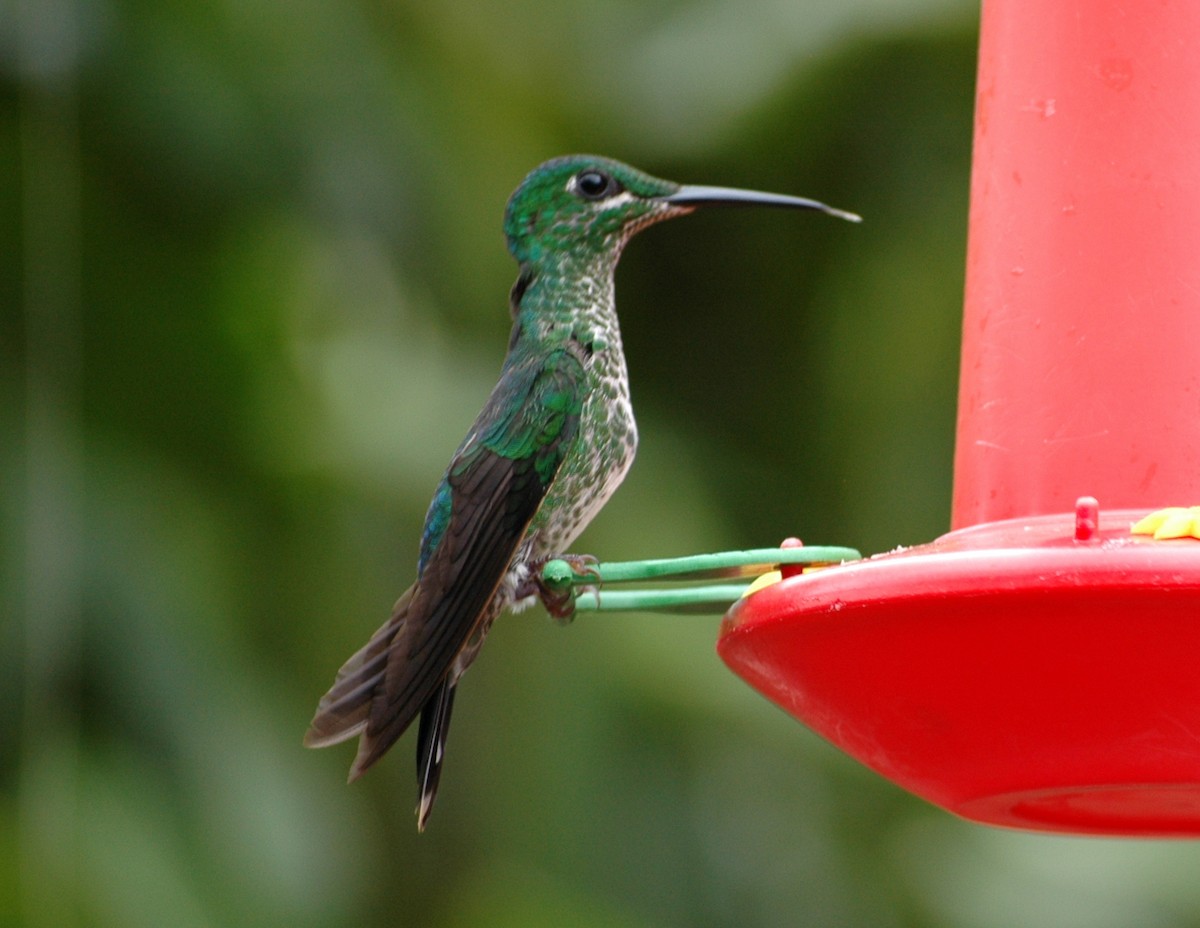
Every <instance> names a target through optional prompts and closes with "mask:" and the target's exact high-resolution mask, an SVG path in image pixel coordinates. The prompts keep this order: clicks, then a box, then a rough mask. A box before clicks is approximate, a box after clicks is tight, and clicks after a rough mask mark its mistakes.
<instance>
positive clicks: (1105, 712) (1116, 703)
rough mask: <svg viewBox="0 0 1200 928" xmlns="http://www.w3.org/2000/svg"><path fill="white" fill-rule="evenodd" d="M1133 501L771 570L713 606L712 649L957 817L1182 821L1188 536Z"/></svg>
mask: <svg viewBox="0 0 1200 928" xmlns="http://www.w3.org/2000/svg"><path fill="white" fill-rule="evenodd" d="M1093 505H1094V503H1093ZM1144 514H1145V513H1144V511H1139V512H1132V511H1117V512H1112V513H1105V514H1104V517H1103V520H1102V521H1101V520H1100V519H1099V518H1098V517H1097V516H1096V515H1095V511H1094V509H1093V510H1091V513H1090V519H1091V521H1090V523H1089V521H1088V516H1089V513H1088V511H1087V510H1086V508H1082V509H1081V513H1080V514H1079V515H1078V516H1072V515H1069V514H1067V515H1054V516H1038V517H1033V518H1027V519H1014V520H1010V521H1005V522H994V523H990V524H985V525H979V526H975V527H972V528H967V529H960V530H958V531H954V532H951V533H950V534H948V535H945V536H943V537H942V538H940V539H938V540H937V541H935V542H933V543H931V544H928V545H923V546H921V547H919V548H912V549H907V550H904V551H900V552H897V553H893V554H886V555H880V556H877V557H874V558H871V559H869V560H865V561H859V562H855V563H851V564H846V565H843V566H841V567H836V568H829V569H826V570H821V571H815V572H812V573H809V574H805V575H802V576H796V577H791V578H788V579H785V580H783V581H781V582H779V583H777V584H774V585H772V586H769V587H766V588H764V589H762V590H760V591H759V592H757V593H755V594H753V595H752V596H749V597H747V598H746V599H743V600H741V601H740V602H738V603H736V604H735V605H734V606H733V608H732V609H731V610H730V611H729V613H728V615H727V616H726V619H725V623H724V625H723V628H722V634H721V638H720V641H719V643H718V652H719V653H720V655H721V658H722V659H723V660H724V661H725V663H726V664H728V665H729V667H730V668H731V669H732V670H733V671H734V672H735V673H737V674H738V675H740V676H741V677H743V678H744V679H745V680H746V681H747V682H749V683H750V684H751V686H753V687H755V688H756V689H758V690H759V691H760V692H762V693H763V694H764V695H765V696H767V697H768V698H769V699H771V700H773V701H774V702H776V703H778V704H779V705H780V706H782V707H783V708H784V709H786V710H787V711H788V712H790V713H792V714H793V715H795V716H796V717H797V718H799V719H800V720H801V721H802V722H804V723H805V724H806V725H808V726H809V727H810V728H812V729H814V730H815V731H817V732H818V733H819V734H821V735H822V736H824V737H825V738H826V739H828V740H829V741H831V742H833V743H834V744H836V745H837V746H838V747H840V748H841V749H842V750H844V751H846V752H847V753H848V754H850V755H852V756H853V757H855V758H857V759H858V760H859V761H861V762H862V763H864V764H866V765H867V766H868V767H871V768H873V769H874V770H876V771H877V772H879V773H881V774H883V775H884V776H885V777H887V778H889V779H891V780H893V781H894V782H896V783H898V784H899V785H901V786H903V787H904V788H906V789H908V790H910V791H911V792H913V793H916V794H917V795H918V796H921V797H923V798H925V799H927V800H929V801H930V802H933V803H935V804H937V805H939V806H942V807H943V808H945V809H948V810H949V811H951V812H954V813H956V814H958V815H960V816H962V817H964V818H967V819H971V820H973V821H977V822H982V823H985V824H990V825H1001V826H1007V827H1012V828H1024V829H1034V830H1040V831H1058V832H1074V833H1084V834H1107V835H1139V836H1172V835H1173V836H1179V837H1186V836H1200V541H1196V540H1194V539H1185V540H1179V541H1155V540H1153V539H1151V538H1148V537H1144V536H1134V535H1131V534H1130V531H1129V528H1130V525H1131V524H1132V523H1133V522H1134V521H1136V520H1137V519H1138V518H1139V517H1140V516H1142V515H1144Z"/></svg>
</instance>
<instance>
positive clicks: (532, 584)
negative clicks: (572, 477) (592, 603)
mask: <svg viewBox="0 0 1200 928" xmlns="http://www.w3.org/2000/svg"><path fill="white" fill-rule="evenodd" d="M599 565H600V561H599V559H598V558H596V557H594V556H593V555H591V554H560V555H557V556H551V557H547V558H542V559H540V560H538V561H536V562H534V563H533V564H531V565H530V572H529V577H528V579H527V580H526V581H525V584H524V585H523V588H522V589H521V590H518V595H521V594H524V595H526V596H533V595H536V596H537V598H538V599H540V600H541V602H542V606H543V607H544V608H545V610H546V611H547V612H548V613H550V616H551V617H552V618H553V619H555V620H556V621H557V622H560V623H561V624H563V625H567V624H569V623H570V622H571V621H572V619H574V618H575V597H576V595H577V593H578V592H579V591H581V590H594V589H596V588H597V586H598V582H599V580H600V570H599ZM547 567H550V568H555V567H559V568H560V569H558V570H555V569H549V570H548V569H547ZM561 568H565V569H561ZM577 577H594V578H595V579H596V581H597V584H596V585H592V584H587V585H580V584H579V583H578V582H577V580H576V578H577Z"/></svg>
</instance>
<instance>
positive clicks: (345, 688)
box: [304, 588, 413, 779]
mask: <svg viewBox="0 0 1200 928" xmlns="http://www.w3.org/2000/svg"><path fill="white" fill-rule="evenodd" d="M412 594H413V588H410V589H409V590H407V591H406V592H405V593H404V595H402V596H401V597H400V599H398V600H397V601H396V605H395V608H393V610H392V615H391V618H389V619H388V620H387V621H386V622H385V623H384V624H383V625H381V626H380V627H379V629H378V631H376V632H375V634H374V635H372V636H371V640H370V641H368V642H367V643H366V644H365V645H363V646H362V647H361V648H359V650H358V651H356V652H355V653H354V654H353V655H352V656H351V657H350V659H349V660H347V661H346V663H344V664H343V665H342V667H341V669H340V670H339V671H338V672H337V677H336V678H334V681H333V686H331V687H330V688H329V692H327V693H326V694H325V695H324V696H322V697H321V701H320V702H319V703H318V704H317V711H316V714H315V715H314V716H313V720H312V722H310V723H309V726H308V731H307V732H305V734H304V745H305V747H310V748H324V747H328V746H329V745H331V744H338V743H340V742H342V741H347V740H349V739H350V738H353V737H354V736H355V735H359V734H361V733H362V732H363V731H364V730H365V729H366V727H367V716H368V714H369V713H370V709H371V699H372V697H373V696H374V695H375V692H376V690H377V689H378V687H379V686H380V685H381V684H382V682H383V676H384V673H385V671H386V670H387V659H388V649H389V648H390V646H391V643H392V641H393V639H394V638H395V637H396V633H397V632H399V631H400V629H401V628H402V627H403V625H404V621H405V619H406V618H407V616H408V604H409V601H410V600H411V599H412ZM361 772H362V771H361V770H352V771H351V774H350V778H351V779H354V778H355V777H356V776H357V775H358V774H359V773H361Z"/></svg>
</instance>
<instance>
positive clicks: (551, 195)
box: [504, 155, 858, 267]
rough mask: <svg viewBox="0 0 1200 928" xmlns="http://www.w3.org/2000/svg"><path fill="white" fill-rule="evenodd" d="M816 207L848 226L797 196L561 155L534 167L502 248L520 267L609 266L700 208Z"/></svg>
mask: <svg viewBox="0 0 1200 928" xmlns="http://www.w3.org/2000/svg"><path fill="white" fill-rule="evenodd" d="M737 205H743V206H776V207H785V208H790V209H816V210H821V211H823V212H826V213H830V214H832V215H835V216H841V217H842V218H843V219H850V220H853V221H855V222H857V221H858V217H857V216H855V215H854V214H852V213H845V212H842V211H841V210H836V209H832V208H831V207H828V206H826V205H825V204H824V203H818V202H817V201H815V200H806V199H802V198H800V197H791V196H784V195H782V194H775V193H760V192H758V191H754V190H737V189H733V188H728V187H695V186H681V185H680V184H676V183H674V182H672V181H669V180H662V179H660V178H657V177H651V176H650V175H649V174H645V173H643V172H642V171H639V170H637V169H636V168H632V167H630V166H629V165H627V164H622V163H621V162H619V161H613V160H612V159H611V158H602V157H599V156H598V155H567V156H566V157H563V158H555V159H553V160H551V161H547V162H545V163H544V164H541V165H539V166H538V167H536V168H534V169H533V170H532V171H530V172H529V174H528V175H527V176H526V178H525V180H523V181H522V182H521V185H520V186H519V187H518V188H517V190H516V192H515V193H513V195H512V197H511V198H510V199H509V201H508V208H507V210H506V211H505V214H504V234H505V235H506V236H507V238H508V250H509V251H510V252H512V255H513V257H514V258H516V259H517V261H519V262H520V263H521V265H522V266H523V267H530V266H535V267H536V266H544V265H545V264H547V263H558V262H560V261H561V260H562V259H563V258H567V257H570V258H574V259H576V260H582V261H584V262H585V263H588V264H591V263H594V262H595V261H597V260H599V261H602V262H603V261H604V260H606V259H607V260H609V261H611V262H614V263H615V261H616V259H617V257H618V256H619V255H620V252H621V247H622V246H623V245H624V244H625V242H626V241H627V240H628V239H629V237H630V236H631V235H633V234H634V233H635V232H637V231H639V230H640V229H644V228H645V227H646V226H648V225H650V224H652V223H655V222H658V221H659V220H661V219H668V218H670V217H671V216H681V215H683V214H685V213H690V212H691V211H692V210H694V209H696V208H697V207H700V206H737Z"/></svg>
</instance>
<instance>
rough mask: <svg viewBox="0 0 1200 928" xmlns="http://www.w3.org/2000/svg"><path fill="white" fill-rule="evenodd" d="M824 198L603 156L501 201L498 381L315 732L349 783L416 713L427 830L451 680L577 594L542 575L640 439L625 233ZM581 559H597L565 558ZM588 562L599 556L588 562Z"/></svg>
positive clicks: (559, 165)
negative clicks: (492, 643)
mask: <svg viewBox="0 0 1200 928" xmlns="http://www.w3.org/2000/svg"><path fill="white" fill-rule="evenodd" d="M741 205H746V206H774V207H784V208H791V209H815V210H821V211H823V212H826V213H829V214H831V215H834V216H840V217H841V218H843V219H849V220H852V221H858V217H857V216H855V215H854V214H852V213H846V212H842V211H841V210H836V209H833V208H831V207H828V206H826V205H825V204H823V203H818V202H816V201H814V200H806V199H801V198H798V197H791V196H784V195H781V194H774V193H759V192H757V191H751V190H736V189H730V188H725V187H696V186H681V185H679V184H676V183H672V182H671V181H666V180H659V179H658V178H655V177H651V176H649V175H647V174H643V173H642V172H641V171H638V170H635V169H634V168H631V167H629V166H628V165H625V164H621V163H620V162H617V161H612V160H610V159H608V158H600V157H596V156H594V155H573V156H568V157H564V158H556V159H554V160H552V161H547V162H546V163H545V164H542V165H541V166H539V167H537V168H535V169H534V170H533V171H532V172H530V174H529V175H528V176H527V177H526V178H525V179H524V180H523V181H522V182H521V185H520V186H519V187H518V188H517V190H516V192H515V193H514V194H513V195H512V197H511V198H510V199H509V201H508V207H507V210H506V211H505V216H504V233H505V236H506V237H507V239H508V250H509V251H510V252H511V253H512V256H513V257H514V258H516V260H517V263H518V264H519V265H520V274H519V276H518V277H517V281H516V283H515V284H514V285H513V288H512V292H511V294H510V295H509V309H510V311H511V313H512V318H513V327H512V334H511V335H510V336H509V340H508V354H507V355H506V357H505V359H504V365H503V367H502V368H501V371H500V381H499V383H497V384H496V386H495V388H494V389H493V390H492V393H491V396H489V397H488V400H487V403H486V405H485V406H484V407H483V411H482V412H481V413H480V414H479V416H478V418H476V420H475V423H474V424H473V425H472V426H471V430H470V431H469V432H468V433H467V437H466V438H465V439H464V440H463V443H462V444H461V445H459V447H458V450H457V451H455V452H454V457H453V458H451V460H450V466H449V467H448V468H447V469H446V473H445V475H444V476H443V477H442V481H441V483H440V484H439V485H438V488H437V491H436V492H435V493H434V496H433V502H432V503H431V504H430V506H429V512H428V514H427V515H426V517H425V528H424V531H423V533H422V536H421V549H420V555H419V558H418V561H417V580H416V582H415V583H414V584H413V585H412V586H411V587H409V588H408V590H406V591H405V592H404V593H403V595H401V597H400V599H399V600H397V601H396V605H395V606H394V607H393V609H392V615H391V618H389V619H388V620H387V622H386V623H384V625H383V627H382V628H380V629H379V630H378V631H377V632H376V633H375V634H374V635H373V636H372V637H371V640H370V641H368V642H367V643H366V645H364V646H363V648H362V649H361V650H360V651H358V652H357V653H356V654H355V655H354V656H353V657H351V658H350V659H349V660H348V661H346V663H345V664H344V665H343V666H342V668H341V670H339V671H338V674H337V678H336V679H335V680H334V683H333V686H332V687H331V688H330V690H329V692H328V693H326V694H325V695H324V696H323V697H322V698H321V702H320V704H319V705H318V706H317V712H316V715H315V716H314V717H313V720H312V724H311V726H310V727H309V729H308V733H307V734H306V735H305V738H304V743H305V744H306V745H308V746H309V747H325V746H326V745H330V744H336V743H338V742H340V741H344V740H346V739H348V738H351V737H353V736H355V735H358V736H359V742H358V754H357V756H356V757H355V759H354V763H353V765H352V766H351V768H350V780H351V781H353V780H355V779H357V778H358V777H359V776H361V775H362V773H363V771H365V770H366V769H367V768H368V767H370V766H371V764H373V763H375V761H377V760H379V758H380V757H382V756H383V754H384V753H385V752H386V751H387V750H388V748H390V747H391V746H392V744H393V743H395V741H396V739H398V738H399V737H400V736H401V735H402V734H403V733H404V731H405V729H407V728H408V727H409V725H411V724H412V722H413V720H414V719H415V718H416V717H417V716H418V715H420V719H421V720H420V724H419V726H418V734H417V780H418V784H419V797H420V798H419V801H418V804H417V827H418V829H420V830H422V831H424V829H425V824H426V822H427V821H428V819H429V813H430V810H431V809H432V807H433V801H434V798H435V796H436V795H437V788H438V780H439V777H440V774H441V766H442V757H443V752H444V749H445V744H446V731H447V728H448V726H449V724H450V710H451V709H452V708H453V705H454V690H455V687H456V686H457V685H458V681H459V679H460V678H461V677H462V675H463V673H464V672H465V671H466V669H467V667H469V666H470V664H471V662H472V661H473V660H474V659H475V656H476V654H478V653H479V648H480V646H481V645H482V644H483V640H484V638H485V637H486V636H487V633H488V629H489V628H490V627H491V624H492V622H493V620H494V619H495V618H496V616H497V615H498V614H499V613H500V612H501V611H502V610H504V609H506V608H507V609H510V610H512V611H517V610H518V609H521V608H524V607H525V606H527V605H529V604H530V603H531V602H532V601H533V600H534V599H535V598H540V599H541V601H542V602H543V603H544V604H545V605H546V608H547V610H548V611H549V612H550V613H551V614H552V615H554V616H555V617H557V618H560V619H565V618H569V616H570V614H571V604H572V600H571V599H570V598H569V597H564V596H563V595H561V594H554V593H552V592H551V591H549V590H547V589H545V588H544V587H543V586H542V585H541V568H542V566H543V565H544V564H545V563H546V561H547V560H549V559H551V558H554V557H561V556H563V552H564V551H565V550H566V548H567V546H568V545H570V544H571V543H572V542H573V541H574V540H575V538H576V536H577V535H579V533H580V532H581V531H583V529H584V527H585V526H586V525H587V524H588V523H589V522H590V521H591V520H592V518H593V517H594V516H595V515H596V513H598V512H599V511H600V508H601V507H602V506H603V505H604V503H605V502H606V501H607V500H608V498H609V497H610V496H611V495H612V493H613V491H614V490H616V488H617V485H618V484H620V482H621V480H622V478H624V476H625V472H626V471H627V470H628V469H629V465H630V464H631V463H632V462H633V455H634V450H635V449H636V447H637V427H636V425H635V424H634V421H633V408H632V406H631V405H630V401H629V377H628V374H627V373H626V369H625V354H624V352H623V350H622V347H621V332H620V329H619V328H618V325H617V314H616V308H615V306H614V300H613V271H614V270H615V268H616V265H617V259H618V258H619V257H620V255H621V249H622V248H623V247H624V246H625V243H626V242H627V241H629V239H630V237H631V236H633V235H634V234H635V233H636V232H639V231H641V230H642V229H644V228H646V226H649V225H651V224H652V223H655V222H658V221H659V220H662V219H669V218H671V217H673V216H682V215H685V214H686V213H690V212H692V211H693V210H695V209H696V208H698V207H702V206H741ZM569 560H571V562H572V563H574V564H576V565H578V567H579V568H580V569H586V567H587V565H588V563H589V560H590V559H588V558H586V557H576V558H574V559H569ZM592 563H594V561H592Z"/></svg>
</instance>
